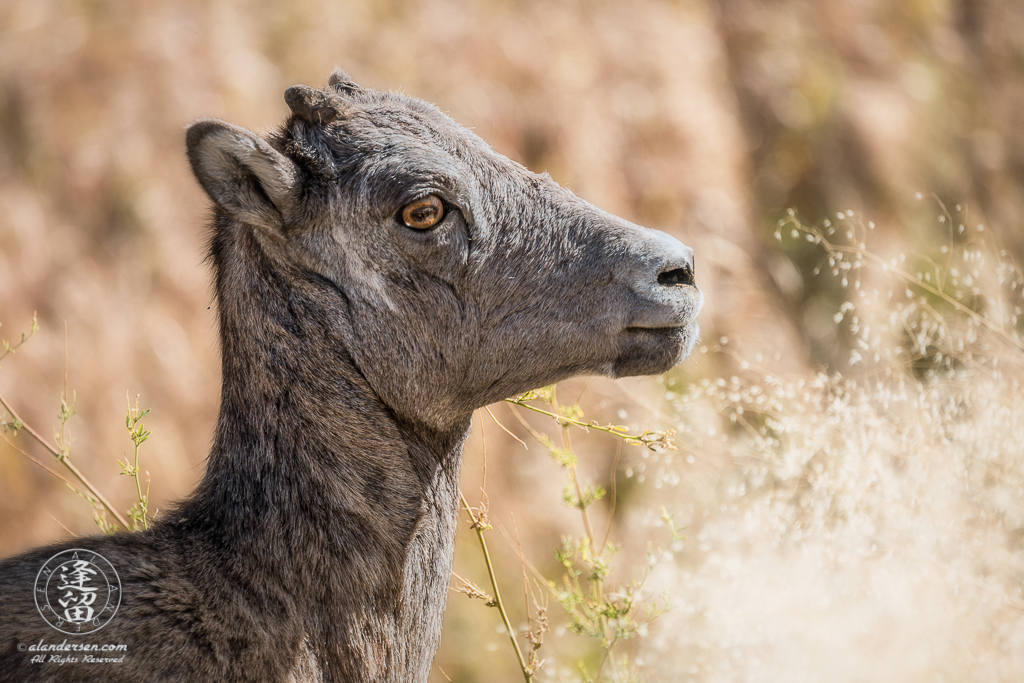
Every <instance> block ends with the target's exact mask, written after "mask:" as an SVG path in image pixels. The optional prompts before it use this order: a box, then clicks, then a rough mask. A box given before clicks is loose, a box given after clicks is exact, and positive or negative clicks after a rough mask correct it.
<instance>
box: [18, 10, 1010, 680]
mask: <svg viewBox="0 0 1024 683" xmlns="http://www.w3.org/2000/svg"><path fill="white" fill-rule="evenodd" d="M1021 36H1024V6H1021V5H1020V3H1015V2H1012V1H1011V0H997V1H996V2H991V3H983V4H978V3H944V2H914V3H862V2H854V1H852V0H841V1H839V2H834V1H832V0H786V1H785V2H778V3H761V2H754V1H752V0H725V1H723V2H716V3H711V2H702V1H697V2H692V3H672V2H667V1H663V0H640V1H639V2H635V3H604V4H601V3H597V4H595V3H573V2H540V1H536V2H534V1H530V2H520V3H493V2H469V3H464V4H463V5H462V6H460V7H459V8H458V9H457V10H456V9H454V8H453V7H451V6H449V5H448V4H447V3H444V2H441V1H440V0H428V1H427V2H423V3H417V4H416V6H415V7H410V6H407V5H404V4H396V3H358V2H336V1H335V0H299V1H297V2H293V3H290V4H289V5H288V6H287V7H285V6H283V5H280V4H276V5H274V4H268V3H264V2H259V1H251V0H216V1H214V2H205V1H199V0H185V1H184V2H178V1H174V2H172V1H171V0H153V1H152V2H148V3H144V4H135V5H132V4H121V5H116V4H114V5H111V4H107V3H72V2H60V1H57V2H35V1H29V0H15V1H14V2H9V3H6V4H4V5H3V6H0V204H2V205H3V207H4V211H3V212H0V323H2V324H3V328H2V334H0V337H3V338H4V339H6V340H7V341H8V342H9V343H8V344H7V345H6V347H5V350H4V351H3V352H0V353H4V354H5V355H4V357H3V358H0V366H2V367H0V397H2V398H3V400H4V406H3V407H0V411H2V412H3V414H4V416H3V420H4V422H5V425H6V426H7V428H6V429H5V431H4V440H2V441H0V471H2V472H3V476H0V552H2V553H3V554H4V555H9V554H13V553H15V552H18V551H20V550H23V549H26V548H28V547H31V546H35V545H39V544H41V543H44V542H48V541H50V540H56V539H58V538H61V537H64V536H67V535H68V534H85V533H93V532H95V531H96V529H97V526H96V525H97V522H96V521H95V520H94V518H95V519H96V520H99V522H100V528H103V529H104V530H105V531H110V530H113V528H114V527H118V528H120V527H123V528H133V529H134V528H140V527H145V525H146V524H147V523H148V522H149V521H151V520H152V519H153V518H154V516H157V517H158V516H159V510H160V509H161V508H165V507H166V506H168V505H169V504H170V503H171V502H172V501H174V500H175V499H178V498H180V497H181V496H183V495H185V494H186V493H187V492H188V491H189V490H190V489H191V488H192V486H193V485H194V483H195V482H196V481H197V480H198V478H199V474H200V472H201V467H202V461H203V458H204V457H205V455H206V453H207V452H208V449H209V443H210V436H211V434H212V431H213V421H214V419H215V416H216V405H217V392H218V387H219V377H218V360H217V350H216V343H215V334H214V322H213V320H214V316H213V315H212V313H211V312H210V311H209V306H210V294H209V282H208V273H207V271H206V269H205V268H204V267H203V266H202V265H201V263H202V260H203V257H204V249H205V246H204V240H205V239H206V238H205V232H204V230H205V228H204V227H203V226H204V221H205V220H206V214H205V213H204V212H205V208H204V207H205V203H204V199H203V198H202V196H201V192H200V191H199V190H198V188H196V187H195V186H194V183H193V181H192V179H191V175H190V173H189V171H188V169H187V166H186V163H185V159H184V153H183V143H182V139H183V130H184V127H185V125H187V123H189V122H190V121H192V120H194V119H195V118H197V117H199V116H203V115H213V116H219V117H222V118H224V119H227V120H231V121H236V122H238V123H241V124H243V125H247V126H250V127H253V128H259V127H265V126H268V125H272V124H273V123H275V122H277V121H280V120H281V119H282V118H283V116H284V115H285V113H286V107H285V105H284V104H283V102H282V100H281V93H282V92H283V91H284V89H285V88H286V87H288V86H290V85H292V84H294V83H297V82H305V83H309V84H322V83H323V82H324V80H325V79H326V77H327V74H328V73H329V71H330V69H331V68H332V67H333V66H335V65H336V64H337V65H340V66H343V67H345V68H347V69H348V70H349V71H350V72H351V73H352V74H353V76H354V78H355V79H356V80H357V81H361V82H364V83H366V84H367V85H370V86H374V87H380V88H396V89H398V88H400V89H404V90H405V91H407V92H409V93H410V94H412V95H416V96H419V97H422V98H424V99H428V100H432V101H435V102H437V103H438V104H439V105H440V106H441V107H442V109H445V110H447V111H450V112H451V113H452V115H453V116H454V118H456V119H457V120H459V121H460V122H462V123H465V124H467V125H470V126H472V127H474V128H475V129H476V131H477V132H478V133H479V134H480V135H481V136H482V137H484V138H486V139H487V140H489V141H490V142H492V143H493V144H494V145H495V147H496V148H497V149H498V150H499V151H501V152H502V153H505V154H507V155H509V156H511V157H513V158H515V159H518V160H521V161H522V162H523V163H525V164H527V165H528V166H530V167H531V168H533V169H534V170H537V171H545V170H546V171H548V172H550V173H551V174H552V176H553V177H554V178H555V179H556V180H558V181H559V182H561V183H564V184H566V185H569V186H571V187H572V188H573V189H574V190H575V191H576V192H577V193H579V194H580V195H581V196H583V197H584V198H586V199H588V200H589V201H592V202H593V203H595V204H597V205H599V206H601V207H602V208H605V209H607V210H609V211H612V212H614V213H617V214H619V215H622V216H624V217H626V218H628V219H630V220H633V221H635V222H637V223H642V224H647V225H651V226H652V227H657V228H660V229H663V230H667V231H669V232H672V233H673V234H675V235H676V236H677V237H679V238H681V239H682V240H683V241H685V242H687V243H688V244H691V245H692V246H694V247H695V250H696V254H697V257H696V258H697V279H698V283H699V284H700V285H701V286H702V288H703V289H704V290H705V292H706V295H707V305H706V308H705V312H704V313H703V314H702V317H701V325H702V329H703V340H702V344H701V345H700V347H699V348H698V350H697V351H696V352H695V354H694V357H693V358H691V359H690V360H688V361H687V362H686V363H685V364H684V365H683V366H681V367H680V368H678V369H677V370H675V371H673V372H672V373H669V375H667V376H665V377H663V378H653V379H648V380H626V381H620V382H616V383H612V382H609V381H606V380H576V381H573V382H568V383H566V384H563V385H559V386H558V387H555V388H538V391H537V392H531V394H529V395H524V396H522V397H518V398H517V399H515V400H514V402H512V403H509V402H506V403H503V404H498V405H495V406H491V407H490V409H489V411H481V412H480V413H479V414H478V415H477V416H476V418H475V420H474V429H475V433H474V435H473V437H472V439H471V441H470V444H469V446H468V447H467V453H466V463H465V467H464V472H463V481H462V491H463V493H464V498H465V506H464V507H465V509H464V510H463V511H462V513H461V514H462V522H463V525H462V528H461V529H460V532H459V533H460V536H459V539H458V541H457V549H456V574H457V576H456V577H453V581H452V594H451V595H450V597H449V608H448V611H447V614H446V622H445V629H444V635H443V638H442V644H441V650H440V651H439V653H438V657H437V659H436V662H435V664H436V666H435V672H434V675H433V678H432V681H435V682H436V683H440V682H442V681H445V680H452V681H474V680H492V681H507V682H511V681H517V680H523V679H524V678H532V679H533V680H536V681H578V680H588V681H589V680H592V681H597V680H601V681H631V680H644V681H694V682H703V681H708V682H711V681H715V682H717V681H733V680H749V681H779V680H785V681H821V680H830V681H858V680H872V681H907V680H922V679H924V680H949V681H961V680H1017V679H1019V678H1021V677H1022V675H1024V654H1022V653H1024V594H1022V587H1024V461H1022V446H1024V419H1022V416H1021V413H1022V411H1021V409H1020V408H1019V403H1020V399H1019V396H1020V395H1021V385H1022V383H1024V367H1022V366H1024V320H1022V319H1021V308H1022V305H1024V304H1022V300H1024V297H1022V295H1021V289H1022V286H1024V284H1022V283H1024V277H1022V273H1021V267H1020V264H1021V259H1022V258H1024V239H1022V237H1021V236H1022V235H1024V233H1022V232H1021V230H1020V226H1021V222H1022V220H1024V194H1022V193H1021V192H1020V189H1019V188H1021V187H1024V171H1022V169H1024V136H1021V134H1020V126H1019V112H1020V111H1021V103H1024V78H1022V66H1021V65H1024V42H1022V38H1021ZM918 192H920V193H921V195H917V194H915V193H918ZM790 207H792V208H791V209H790ZM34 312H35V313H37V316H36V317H34ZM36 321H37V322H36ZM65 325H66V330H67V332H66V341H65V332H64V330H65ZM37 326H38V328H39V329H38V331H36V328H37ZM23 331H24V332H25V333H26V338H25V339H24V342H25V343H24V344H23V345H20V342H21V341H22V332H23ZM28 337H31V338H28ZM8 350H11V351H13V353H7V351H8ZM126 392H127V393H128V395H130V396H137V395H138V394H141V399H139V400H138V401H132V402H131V403H129V405H128V406H127V408H126V405H125V396H126ZM140 405H141V406H146V407H148V408H152V412H151V413H147V412H146V410H145V409H144V408H140V407H139V406H140ZM544 413H548V414H544ZM29 427H30V428H31V429H32V430H33V431H34V432H35V435H33V434H32V433H31V432H30V431H29V429H28V428H29ZM125 431H128V432H129V434H128V435H127V437H128V438H126V435H125ZM150 431H151V432H152V435H150ZM15 432H16V433H15ZM36 437H38V438H36ZM44 442H45V443H46V446H44V445H43V443H44ZM143 442H145V443H144V446H143ZM140 447H141V456H140ZM25 454H28V455H30V456H31V457H32V458H34V459H35V460H37V461H38V462H39V464H38V465H37V464H36V463H33V462H32V461H31V460H30V459H28V458H26V457H25ZM40 465H42V466H45V468H48V469H50V470H52V472H53V473H56V475H58V476H54V474H53V473H51V472H46V471H44V468H43V467H41V466H40ZM72 468H74V469H72ZM76 471H77V474H76ZM150 475H151V476H150ZM62 479H63V481H62ZM68 486H71V487H72V488H74V489H75V491H76V492H78V493H79V494H80V496H81V497H80V496H79V495H75V494H73V493H71V492H70V491H68ZM82 498H84V499H85V500H84V501H83V499H82ZM485 546H486V550H485V549H484V547H485ZM467 596H468V597H467ZM499 598H500V605H501V608H500V610H499V609H498V605H499ZM513 640H514V641H515V645H514V646H513Z"/></svg>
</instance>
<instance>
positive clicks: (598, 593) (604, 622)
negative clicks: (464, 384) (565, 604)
mask: <svg viewBox="0 0 1024 683" xmlns="http://www.w3.org/2000/svg"><path fill="white" fill-rule="evenodd" d="M551 407H552V408H553V409H554V411H555V413H556V414H557V413H561V412H562V409H561V406H559V405H558V399H557V398H556V397H555V392H554V390H552V391H551ZM559 424H560V425H561V427H562V447H563V448H564V449H565V450H566V451H568V452H570V453H572V452H573V450H572V435H571V434H570V432H569V428H570V425H569V424H566V423H564V422H560V423H559ZM566 469H567V470H569V480H570V481H571V482H572V485H573V488H574V489H575V490H576V500H577V501H578V503H579V508H580V515H581V516H582V517H583V529H584V531H585V532H586V534H587V543H588V544H589V545H590V552H592V553H593V554H594V561H595V563H600V560H601V554H602V553H603V552H604V546H602V547H601V548H598V547H597V537H596V536H595V535H594V527H593V525H592V524H591V523H590V513H589V512H587V505H586V504H585V501H584V498H583V487H582V486H580V479H579V476H577V473H576V460H575V458H574V459H573V460H572V461H571V462H570V463H569V464H568V465H566ZM590 582H591V584H592V589H593V593H594V604H595V605H603V604H604V579H603V577H600V576H597V577H596V578H590ZM597 620H598V623H599V624H600V625H601V633H602V635H603V637H604V641H605V644H606V645H607V648H606V653H605V659H607V656H608V655H609V654H610V653H611V646H612V641H611V639H610V638H609V636H608V618H607V617H606V616H605V615H603V614H601V613H600V611H598V615H597ZM601 668H602V669H603V668H604V664H603V663H602V666H601ZM599 679H600V674H598V680H599Z"/></svg>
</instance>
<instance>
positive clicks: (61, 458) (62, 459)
mask: <svg viewBox="0 0 1024 683" xmlns="http://www.w3.org/2000/svg"><path fill="white" fill-rule="evenodd" d="M0 405H2V406H3V407H4V410H6V411H7V412H8V413H10V415H11V418H13V420H14V422H15V423H16V424H18V425H20V427H19V429H18V430H19V431H20V430H22V429H24V430H25V431H26V432H28V434H29V436H31V437H32V438H33V439H35V440H36V441H37V442H39V444H40V445H41V446H42V447H43V448H45V449H46V450H47V451H49V452H50V454H51V455H53V457H54V458H56V459H57V462H59V463H61V464H62V465H64V467H66V468H67V469H68V471H69V472H71V474H73V475H75V478H76V479H78V481H80V482H81V483H82V485H83V486H84V487H85V488H86V490H87V491H88V493H89V495H91V496H93V497H95V498H96V500H98V501H99V502H100V504H101V505H102V506H103V507H104V509H106V511H107V512H108V513H110V514H111V515H113V517H114V519H116V520H117V521H118V523H119V524H120V525H121V526H123V527H124V528H125V529H126V530H130V529H131V527H130V526H129V525H128V522H127V521H125V519H124V517H122V516H121V513H119V512H118V511H117V508H115V507H114V506H113V505H111V504H110V501H108V500H107V499H106V497H105V496H104V495H103V494H102V493H100V492H99V490H98V489H97V488H96V487H95V486H93V484H92V482H90V481H89V480H88V479H87V478H86V477H85V475H84V474H82V472H81V470H79V469H78V468H77V467H75V464H74V463H73V462H71V458H70V456H68V454H67V453H66V452H64V451H61V450H59V449H58V448H56V447H54V446H53V444H51V443H50V442H49V441H48V440H47V439H46V438H45V437H43V436H42V435H41V434H40V433H39V432H37V431H36V430H35V429H33V428H32V427H31V426H30V425H29V424H27V423H26V422H25V421H24V420H22V419H21V417H19V415H18V413H16V412H15V411H14V409H13V408H12V407H11V404H10V403H8V402H7V401H6V400H5V399H4V397H3V396H0Z"/></svg>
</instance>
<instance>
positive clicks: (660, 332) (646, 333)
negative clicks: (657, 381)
mask: <svg viewBox="0 0 1024 683" xmlns="http://www.w3.org/2000/svg"><path fill="white" fill-rule="evenodd" d="M699 336H700V326H699V325H698V324H697V321H695V320H689V321H686V322H684V323H682V324H679V323H675V324H667V325H661V326H646V325H645V326H631V327H627V328H626V329H625V334H624V335H623V341H624V344H623V347H622V353H621V354H620V355H619V358H618V360H617V361H616V363H615V367H614V372H613V374H614V375H615V376H617V377H625V376H633V375H656V374H660V373H663V372H667V371H668V370H671V369H672V368H674V367H675V366H677V365H679V363H681V362H683V360H684V359H685V358H686V357H687V356H689V355H690V353H691V352H692V351H693V347H694V346H695V345H696V343H697V339H698V338H699Z"/></svg>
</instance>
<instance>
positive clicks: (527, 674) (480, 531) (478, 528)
mask: <svg viewBox="0 0 1024 683" xmlns="http://www.w3.org/2000/svg"><path fill="white" fill-rule="evenodd" d="M459 499H460V500H461V501H462V507H463V508H465V510H466V512H467V513H468V514H469V518H470V519H471V520H473V523H472V525H471V527H472V529H473V531H475V532H476V537H477V539H478V540H479V541H480V549H481V550H482V551H483V555H484V564H485V565H486V566H487V575H488V576H489V577H490V579H491V588H492V589H493V590H494V606H495V607H497V608H498V613H499V614H500V615H501V621H502V623H503V624H504V625H505V632H506V633H508V639H509V640H510V641H511V642H512V649H514V650H515V652H516V659H518V660H519V668H520V669H521V670H522V672H523V677H524V678H525V679H526V683H533V673H532V672H531V671H530V667H529V666H528V665H527V663H526V659H525V658H524V657H523V651H522V650H521V649H520V647H519V641H517V640H516V632H515V631H514V630H513V628H512V623H511V622H510V621H509V619H508V614H507V613H506V612H505V603H503V602H502V600H501V591H499V590H498V579H497V578H496V577H495V575H494V563H493V562H491V554H490V552H488V550H487V541H486V540H485V539H484V530H485V528H486V526H485V524H483V523H481V521H480V518H478V517H477V516H476V514H474V513H473V509H472V508H471V507H469V503H468V502H467V501H466V496H465V495H463V493H462V491H459Z"/></svg>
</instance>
